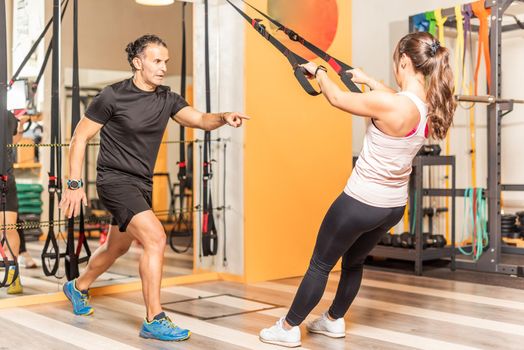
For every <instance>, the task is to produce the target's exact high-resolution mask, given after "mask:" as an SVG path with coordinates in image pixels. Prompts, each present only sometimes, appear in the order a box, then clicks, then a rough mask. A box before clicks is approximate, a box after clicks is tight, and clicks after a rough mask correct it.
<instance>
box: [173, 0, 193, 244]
mask: <svg viewBox="0 0 524 350" xmlns="http://www.w3.org/2000/svg"><path fill="white" fill-rule="evenodd" d="M185 10H186V3H185V2H183V3H182V66H181V70H180V96H182V98H184V99H185V98H186V66H187V64H186V11H185ZM177 164H178V174H177V177H178V182H179V187H178V188H179V191H180V193H179V196H178V199H179V203H180V212H179V213H178V214H176V215H175V224H174V225H173V228H172V229H171V231H170V232H169V245H170V246H171V249H173V250H174V251H175V252H177V253H185V252H187V251H188V250H189V248H190V247H191V245H192V243H193V239H192V237H193V228H192V227H191V225H190V224H189V220H186V215H187V213H186V211H185V209H184V196H185V192H186V189H187V188H190V186H189V185H190V184H189V183H188V182H189V181H188V178H187V176H188V174H187V164H186V128H185V127H184V126H183V125H180V161H179V162H178V163H177ZM170 185H171V184H170ZM173 195H174V194H173ZM174 208H176V206H174ZM175 237H184V238H187V239H188V240H189V242H188V243H187V245H186V246H185V247H184V248H182V249H180V248H178V247H177V246H176V245H175Z"/></svg>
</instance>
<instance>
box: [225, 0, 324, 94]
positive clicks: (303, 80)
mask: <svg viewBox="0 0 524 350" xmlns="http://www.w3.org/2000/svg"><path fill="white" fill-rule="evenodd" d="M226 1H227V2H228V3H229V4H230V5H231V6H233V8H234V9H235V10H237V12H238V13H240V15H241V16H242V17H244V19H245V20H246V21H248V22H249V23H250V24H251V26H252V27H253V28H255V30H256V31H257V32H258V33H259V34H260V35H262V36H263V37H264V38H265V39H266V40H268V41H269V42H270V43H271V44H272V45H273V46H274V47H276V49H277V50H278V51H280V52H281V53H282V54H283V55H284V56H286V58H287V59H288V61H289V63H290V64H291V67H293V71H294V74H295V78H297V80H298V82H299V84H300V86H302V88H303V89H304V91H306V92H307V93H308V94H309V95H311V96H318V95H320V94H321V93H322V92H319V91H316V90H315V88H313V86H312V85H311V83H310V82H309V80H308V78H311V75H310V74H309V73H307V71H306V70H305V69H304V68H302V67H301V66H300V65H301V64H305V63H307V62H308V61H307V60H305V59H304V58H302V57H300V56H299V55H297V54H296V53H294V52H293V51H291V50H290V49H288V48H287V47H285V46H284V44H282V43H281V42H280V41H278V40H277V39H275V38H274V37H273V36H272V35H271V34H269V33H268V32H267V30H266V27H265V26H264V25H263V24H261V23H260V20H259V19H252V18H251V17H249V16H248V15H247V14H246V13H244V12H243V11H242V10H241V9H239V8H238V7H236V6H235V5H233V3H232V2H231V1H229V0H226Z"/></svg>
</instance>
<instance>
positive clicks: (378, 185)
mask: <svg viewBox="0 0 524 350" xmlns="http://www.w3.org/2000/svg"><path fill="white" fill-rule="evenodd" d="M393 61H394V71H395V79H396V82H397V84H398V86H399V87H400V92H396V91H395V90H393V89H391V88H388V87H386V86H384V85H383V84H381V83H379V82H377V81H376V80H373V79H371V78H369V77H368V76H366V75H365V74H364V73H363V72H361V71H360V70H358V69H354V70H351V73H352V74H353V77H352V79H353V81H354V82H355V83H357V84H366V85H367V86H368V87H369V88H370V89H371V90H372V91H371V92H368V93H363V94H355V93H351V92H345V91H342V90H340V89H339V88H338V86H337V85H336V84H335V83H333V82H332V81H331V80H330V79H329V78H328V76H327V74H326V72H325V68H323V67H322V66H319V67H317V65H316V64H314V63H312V62H309V63H308V64H306V65H304V66H303V67H304V68H305V69H306V70H307V71H308V72H309V73H311V75H312V76H314V77H315V78H316V80H317V81H318V83H319V85H320V87H321V89H322V92H323V94H324V96H325V97H326V98H327V100H328V101H329V102H330V104H331V105H333V106H334V107H336V108H339V109H342V110H344V111H346V112H348V113H351V114H355V115H359V116H363V117H367V118H371V123H370V124H369V126H368V128H367V132H366V136H365V138H364V146H363V149H362V152H361V153H360V156H359V158H358V160H357V163H356V165H355V168H354V170H353V172H352V174H351V177H350V178H349V180H348V183H347V185H346V187H345V189H344V192H343V193H342V194H340V196H339V197H338V198H337V199H336V200H335V202H334V203H333V204H332V205H331V207H330V208H329V210H328V212H327V214H326V216H325V217H324V220H323V222H322V225H321V227H320V231H319V233H318V237H317V242H316V245H315V249H314V251H313V257H312V258H311V261H310V265H309V269H308V270H307V272H306V275H305V276H304V278H303V280H302V283H301V284H300V287H299V289H298V291H297V294H296V296H295V299H294V300H293V304H292V305H291V308H290V310H289V312H288V314H287V315H286V316H285V317H282V318H281V319H280V320H278V321H277V323H276V324H275V325H274V326H272V327H270V328H266V329H263V330H262V331H261V332H260V340H261V341H263V342H266V343H272V344H277V345H282V346H286V347H295V346H300V344H301V343H300V328H299V327H298V326H299V325H300V324H301V323H302V321H304V319H305V318H306V316H307V315H308V314H309V313H310V312H311V310H313V308H314V307H315V306H316V305H317V304H318V302H319V301H320V299H321V297H322V294H323V293H324V289H325V287H326V283H327V279H328V274H329V272H330V271H331V269H332V268H333V266H334V265H335V264H336V262H337V261H338V260H339V259H340V258H342V271H341V276H340V282H339V284H338V288H337V292H336V295H335V299H334V300H333V303H332V304H331V307H330V308H329V310H328V311H326V312H325V313H324V314H323V315H322V316H321V317H320V318H318V319H316V320H314V321H313V322H311V323H309V324H308V325H307V329H308V331H309V332H312V333H319V334H323V335H326V336H329V337H333V338H340V337H344V335H345V324H344V315H345V314H346V312H347V310H348V309H349V307H350V305H351V303H352V302H353V300H354V299H355V297H356V295H357V293H358V290H359V288H360V283H361V280H362V272H363V266H364V259H365V258H366V256H367V255H368V254H369V253H370V252H371V250H372V249H373V248H374V247H375V245H376V244H377V243H378V241H379V240H380V239H381V237H382V236H383V235H384V233H386V232H387V231H388V230H389V229H390V228H391V227H393V226H394V225H396V224H397V223H398V222H399V221H400V219H401V218H402V216H403V213H404V207H405V205H406V203H407V199H408V181H409V175H410V173H411V166H412V162H413V158H414V157H415V155H416V153H417V151H418V150H419V149H420V147H421V146H422V145H423V143H424V141H425V139H426V138H427V137H428V134H431V136H432V137H433V138H435V139H439V140H442V139H444V138H445V136H446V133H447V131H448V129H449V127H450V125H451V123H452V119H453V113H454V111H455V108H456V102H455V100H454V97H453V93H454V91H453V74H452V71H451V68H450V66H449V50H448V49H446V48H444V47H442V46H440V43H439V42H438V41H437V40H436V39H435V38H434V37H433V36H432V35H430V34H428V33H423V32H420V33H412V34H408V35H406V36H405V37H403V38H402V39H401V40H400V41H399V43H398V44H397V47H396V49H395V52H394V54H393Z"/></svg>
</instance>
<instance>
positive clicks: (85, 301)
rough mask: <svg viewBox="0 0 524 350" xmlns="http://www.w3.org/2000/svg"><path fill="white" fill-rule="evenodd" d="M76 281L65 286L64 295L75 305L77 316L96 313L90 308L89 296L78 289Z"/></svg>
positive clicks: (74, 310) (74, 309)
mask: <svg viewBox="0 0 524 350" xmlns="http://www.w3.org/2000/svg"><path fill="white" fill-rule="evenodd" d="M75 281H76V280H72V281H69V282H66V283H65V284H64V287H63V290H64V294H65V295H66V297H67V299H69V301H70V302H71V304H72V305H73V312H74V313H75V315H81V316H89V315H91V314H93V312H94V311H95V310H94V309H93V308H92V307H91V306H89V294H88V293H87V292H82V291H79V290H78V289H76V286H75Z"/></svg>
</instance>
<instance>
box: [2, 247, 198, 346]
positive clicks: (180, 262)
mask: <svg viewBox="0 0 524 350" xmlns="http://www.w3.org/2000/svg"><path fill="white" fill-rule="evenodd" d="M26 245H27V250H28V252H29V253H30V254H31V256H32V257H33V259H34V260H35V261H36V262H37V264H38V265H39V267H38V268H36V269H25V268H23V267H22V268H20V276H21V281H22V285H23V286H24V294H23V295H35V294H42V293H52V292H57V291H60V290H61V286H62V284H63V283H64V282H65V281H66V278H65V275H64V266H63V262H61V265H60V270H59V272H58V276H59V277H61V278H55V277H46V276H45V275H44V272H43V271H42V267H41V264H42V263H41V259H40V255H41V253H42V248H43V245H44V242H42V241H38V242H29V243H27V244H26ZM89 246H90V248H91V251H92V252H94V251H95V250H96V248H98V241H96V240H89ZM61 249H62V248H61ZM64 249H65V248H64ZM141 252H142V248H141V247H140V246H138V245H135V244H134V245H133V246H132V247H131V248H130V249H129V251H128V252H127V253H126V254H125V255H123V256H121V257H120V258H119V259H118V260H117V261H116V262H115V263H114V264H113V266H111V268H110V269H109V270H108V271H107V272H106V273H104V274H103V275H102V276H100V278H99V279H98V280H97V281H96V282H95V283H94V284H93V287H99V286H104V285H110V284H115V283H128V282H133V281H137V280H139V277H138V260H139V258H140V254H141ZM84 268H85V264H84V265H81V266H80V270H83V269H84ZM163 271H164V274H163V276H164V277H175V276H183V275H189V274H192V273H193V250H192V249H190V250H189V251H188V252H187V253H184V254H177V253H175V252H174V251H173V250H171V248H170V247H169V246H168V247H166V251H165V254H164V270H163ZM12 297H16V296H12V295H7V294H6V289H5V288H0V298H12ZM1 344H2V343H0V350H2V346H1Z"/></svg>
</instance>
